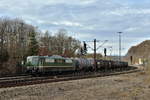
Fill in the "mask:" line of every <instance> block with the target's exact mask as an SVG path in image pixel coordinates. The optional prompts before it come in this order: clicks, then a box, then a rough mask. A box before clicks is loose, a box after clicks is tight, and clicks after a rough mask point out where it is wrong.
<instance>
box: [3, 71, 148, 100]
mask: <svg viewBox="0 0 150 100" xmlns="http://www.w3.org/2000/svg"><path fill="white" fill-rule="evenodd" d="M148 78H150V77H149V76H148V75H145V74H142V73H141V72H137V73H130V74H125V75H118V76H107V77H99V78H91V79H82V80H73V81H66V82H58V83H47V84H40V85H32V86H22V87H14V88H13V87H12V88H4V89H3V88H2V89H0V100H10V99H12V100H149V98H150V83H149V80H148Z"/></svg>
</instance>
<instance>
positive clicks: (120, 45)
mask: <svg viewBox="0 0 150 100" xmlns="http://www.w3.org/2000/svg"><path fill="white" fill-rule="evenodd" d="M118 33H119V61H121V33H122V32H118Z"/></svg>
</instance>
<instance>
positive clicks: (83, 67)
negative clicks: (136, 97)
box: [26, 55, 128, 73]
mask: <svg viewBox="0 0 150 100" xmlns="http://www.w3.org/2000/svg"><path fill="white" fill-rule="evenodd" d="M95 65H96V67H95ZM127 67H128V63H127V62H119V61H111V60H110V61H109V60H96V62H95V61H94V59H87V58H75V59H71V58H65V57H62V56H58V55H53V56H28V57H27V62H26V72H28V73H46V72H64V71H74V72H76V71H94V70H95V69H96V70H108V69H118V68H119V69H124V68H127Z"/></svg>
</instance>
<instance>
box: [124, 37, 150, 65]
mask: <svg viewBox="0 0 150 100" xmlns="http://www.w3.org/2000/svg"><path fill="white" fill-rule="evenodd" d="M131 56H132V58H131ZM149 58H150V40H146V41H143V42H142V43H140V44H138V45H137V46H132V47H131V48H130V49H129V51H128V53H127V54H126V57H125V59H126V60H128V61H130V62H131V59H132V63H134V64H135V63H137V64H139V63H141V62H144V61H145V60H147V59H149Z"/></svg>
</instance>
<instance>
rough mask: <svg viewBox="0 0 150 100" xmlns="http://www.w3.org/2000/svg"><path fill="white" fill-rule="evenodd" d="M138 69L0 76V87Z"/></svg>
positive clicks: (106, 74) (128, 71)
mask: <svg viewBox="0 0 150 100" xmlns="http://www.w3.org/2000/svg"><path fill="white" fill-rule="evenodd" d="M139 71H140V70H139V69H136V68H132V67H131V68H128V69H126V70H124V71H109V72H94V73H93V72H86V73H75V74H67V75H58V76H42V77H32V76H20V77H7V78H0V88H7V87H16V86H26V85H34V84H41V83H51V82H60V81H69V80H77V79H85V78H95V77H104V76H111V75H120V74H127V73H133V72H139Z"/></svg>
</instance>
